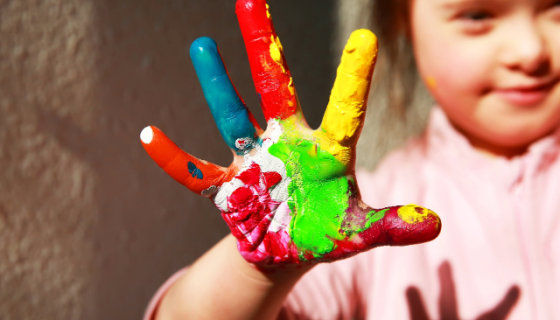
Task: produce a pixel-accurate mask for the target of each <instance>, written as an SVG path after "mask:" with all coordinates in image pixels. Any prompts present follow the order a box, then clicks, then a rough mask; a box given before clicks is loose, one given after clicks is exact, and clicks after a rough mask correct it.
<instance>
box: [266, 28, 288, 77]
mask: <svg viewBox="0 0 560 320" xmlns="http://www.w3.org/2000/svg"><path fill="white" fill-rule="evenodd" d="M269 50H270V57H271V58H272V60H274V62H276V63H277V64H278V65H279V66H280V67H281V68H282V72H284V73H285V72H286V70H285V69H284V63H283V59H282V51H283V50H284V48H282V44H281V43H280V39H279V38H278V37H276V38H275V37H274V35H271V36H270V49H269Z"/></svg>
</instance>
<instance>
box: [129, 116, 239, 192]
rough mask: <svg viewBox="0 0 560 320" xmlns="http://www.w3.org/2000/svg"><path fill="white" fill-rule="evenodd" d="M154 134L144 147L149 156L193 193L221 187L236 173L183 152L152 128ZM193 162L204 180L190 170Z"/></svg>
mask: <svg viewBox="0 0 560 320" xmlns="http://www.w3.org/2000/svg"><path fill="white" fill-rule="evenodd" d="M150 128H151V129H152V132H153V138H152V141H151V142H150V143H149V144H146V143H144V142H143V141H142V140H140V141H141V142H142V145H143V146H144V149H146V152H148V155H150V157H151V158H152V159H153V160H154V161H155V162H156V163H157V164H158V166H160V167H161V168H162V169H163V170H165V172H167V174H169V175H170V176H171V177H172V178H173V179H175V180H176V181H177V182H179V183H180V184H182V185H184V186H185V187H187V188H189V189H190V190H191V191H193V192H196V193H197V194H201V192H202V191H204V190H206V189H208V188H209V187H210V186H213V185H214V186H216V187H219V186H221V185H222V183H223V182H224V181H229V180H231V179H232V177H233V175H235V172H234V171H233V170H226V169H225V168H222V167H219V166H217V165H215V164H213V163H209V162H206V161H202V160H200V159H197V158H195V157H193V156H191V155H190V154H188V153H186V152H185V151H183V150H181V149H180V148H179V147H177V145H176V144H175V143H173V141H171V140H170V139H169V138H168V137H167V136H166V135H165V134H164V133H163V132H161V130H159V129H158V128H156V127H153V126H151V127H150ZM189 161H190V162H192V163H194V164H195V165H196V167H197V168H198V169H199V170H200V171H201V172H202V176H203V178H202V179H197V178H194V177H193V176H192V175H191V174H190V173H189V170H188V163H189Z"/></svg>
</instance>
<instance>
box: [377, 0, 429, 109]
mask: <svg viewBox="0 0 560 320" xmlns="http://www.w3.org/2000/svg"><path fill="white" fill-rule="evenodd" d="M409 2H410V0H373V13H372V21H373V26H372V27H373V29H374V30H375V31H376V34H377V35H378V37H379V41H380V44H382V45H381V46H380V48H381V50H382V52H383V53H384V56H385V58H384V59H385V60H384V63H383V65H384V69H385V70H384V72H382V74H383V75H382V77H383V81H384V82H385V85H386V89H387V97H388V103H389V105H391V106H392V107H394V108H396V110H395V111H397V112H398V113H400V114H401V115H402V116H404V114H405V112H406V110H407V109H408V107H409V106H410V104H411V103H412V100H413V97H414V91H415V88H416V84H417V80H418V71H417V69H416V63H415V61H414V54H413V50H412V43H411V41H410V40H411V39H410V26H409V22H408V21H409V12H408V9H409Z"/></svg>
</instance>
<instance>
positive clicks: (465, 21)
mask: <svg viewBox="0 0 560 320" xmlns="http://www.w3.org/2000/svg"><path fill="white" fill-rule="evenodd" d="M493 17H494V16H493V15H492V14H491V13H490V12H488V11H484V10H468V11H464V12H462V13H460V14H458V15H457V21H458V22H459V25H460V26H461V29H462V30H463V32H465V33H466V34H470V35H480V34H483V33H485V32H487V31H489V30H490V29H491V27H492V18H493Z"/></svg>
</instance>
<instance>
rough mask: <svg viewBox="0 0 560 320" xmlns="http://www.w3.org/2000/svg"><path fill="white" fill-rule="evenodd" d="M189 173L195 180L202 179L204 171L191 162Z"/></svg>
mask: <svg viewBox="0 0 560 320" xmlns="http://www.w3.org/2000/svg"><path fill="white" fill-rule="evenodd" d="M188 167H189V173H190V174H191V176H192V177H193V178H196V179H202V171H200V169H198V168H197V167H196V164H194V163H192V162H190V161H189V163H188Z"/></svg>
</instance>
